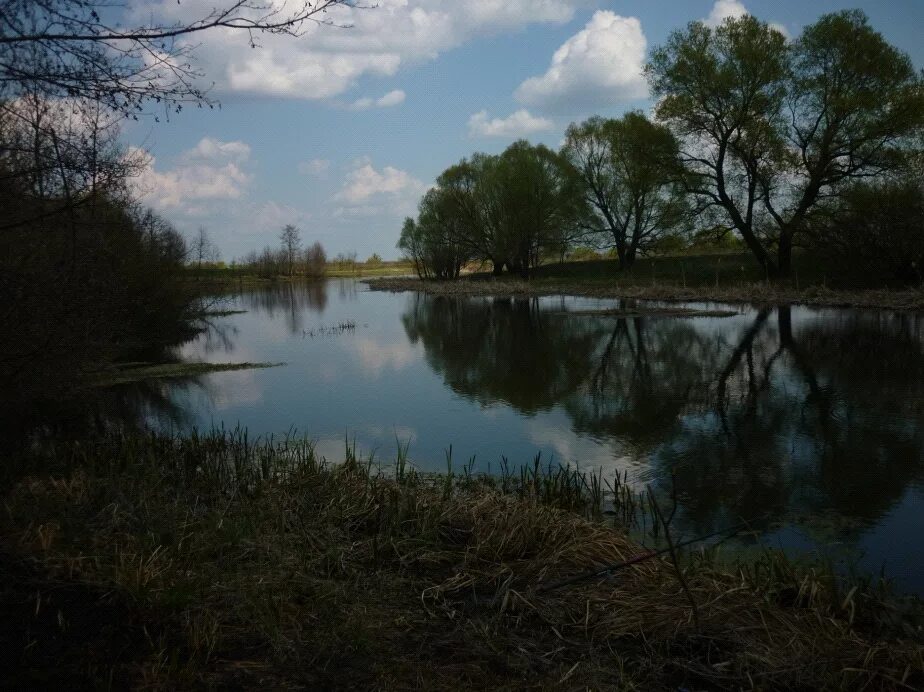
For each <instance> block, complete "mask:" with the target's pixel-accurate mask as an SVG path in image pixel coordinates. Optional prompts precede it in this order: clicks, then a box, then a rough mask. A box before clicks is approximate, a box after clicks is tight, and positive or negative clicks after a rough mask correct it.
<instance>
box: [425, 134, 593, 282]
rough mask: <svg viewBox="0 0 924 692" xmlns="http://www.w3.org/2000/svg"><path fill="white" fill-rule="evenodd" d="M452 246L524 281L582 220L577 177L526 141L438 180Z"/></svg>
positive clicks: (453, 168)
mask: <svg viewBox="0 0 924 692" xmlns="http://www.w3.org/2000/svg"><path fill="white" fill-rule="evenodd" d="M437 185H438V188H439V189H440V190H441V194H444V195H445V199H446V204H447V206H446V213H447V214H450V215H454V216H455V217H456V219H457V221H458V223H457V224H456V226H455V229H454V233H456V234H457V235H456V236H455V238H456V242H458V243H459V244H460V245H461V246H463V247H465V248H467V250H468V251H469V254H470V256H471V257H472V258H473V259H479V260H483V261H487V262H491V263H492V265H493V268H494V273H495V274H500V273H501V272H502V271H503V270H504V268H506V269H508V270H509V271H511V272H515V273H518V274H520V275H522V276H527V275H528V274H529V272H530V270H531V269H532V268H534V267H536V266H537V265H538V264H539V263H540V261H541V259H542V256H543V254H544V253H546V252H551V251H553V250H557V249H558V248H559V247H560V246H561V244H562V243H563V242H566V241H567V239H568V238H569V237H570V236H571V235H572V234H573V233H574V230H575V229H576V228H578V226H579V220H580V219H581V218H582V214H584V207H583V204H582V199H581V197H580V195H579V194H578V193H577V189H576V176H575V174H574V172H573V170H572V169H571V167H570V165H569V164H568V162H567V160H565V159H564V158H563V157H562V156H560V155H559V154H557V153H556V152H554V151H552V150H551V149H549V148H548V147H546V146H543V145H541V144H540V145H532V144H530V143H529V142H527V141H525V140H520V141H517V142H514V143H513V144H511V145H510V146H509V147H508V148H507V149H505V150H504V151H503V152H502V153H501V154H499V155H497V156H490V155H487V154H474V155H472V156H471V157H470V158H467V159H463V160H462V161H461V162H460V163H458V164H456V165H454V166H451V167H450V168H448V169H446V170H445V171H444V172H443V173H442V175H440V177H439V178H438V179H437Z"/></svg>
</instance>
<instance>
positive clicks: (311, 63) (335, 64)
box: [131, 0, 592, 99]
mask: <svg viewBox="0 0 924 692" xmlns="http://www.w3.org/2000/svg"><path fill="white" fill-rule="evenodd" d="M591 1H592V0H452V2H447V1H446V0H379V1H378V2H377V3H376V6H375V7H373V8H371V9H359V8H351V7H348V6H346V5H343V6H337V7H335V8H331V9H330V10H329V11H328V12H327V13H326V15H325V19H328V20H330V21H331V22H333V23H336V24H342V25H349V26H350V28H349V29H339V28H333V27H329V26H318V25H313V24H312V25H305V26H304V27H303V30H304V31H303V36H301V37H300V38H298V39H294V40H293V39H292V38H291V37H286V36H274V35H271V34H262V35H259V36H258V37H257V42H258V44H259V46H258V48H257V49H252V48H251V47H250V45H249V43H248V41H249V36H248V35H247V33H246V32H240V31H237V32H236V31H232V30H230V29H223V30H216V31H212V32H205V33H202V34H197V35H196V36H195V37H191V38H190V39H189V45H194V44H199V43H200V42H201V45H200V47H199V49H198V52H197V54H198V56H199V57H200V58H201V60H202V63H203V66H204V67H205V68H206V71H207V73H208V78H209V80H215V82H216V88H217V91H218V92H219V93H220V92H222V91H227V90H230V91H236V92H246V93H253V94H269V95H275V96H283V97H288V98H300V99H327V98H331V97H336V96H339V95H341V94H343V93H345V92H346V91H347V90H348V89H350V88H351V87H353V86H354V85H355V84H356V82H357V80H358V79H359V78H360V77H362V76H366V75H372V76H390V75H394V74H395V73H396V72H397V71H398V70H399V69H400V68H401V67H403V66H404V65H407V64H409V63H415V62H420V61H423V60H431V59H433V58H435V57H436V56H438V55H439V54H440V53H442V52H445V51H447V50H449V49H451V48H454V47H456V46H459V45H461V44H463V43H465V42H466V41H469V40H471V39H472V38H473V37H475V36H481V35H485V34H491V33H496V32H498V31H504V30H509V29H516V28H520V27H523V26H526V25H528V24H536V23H555V24H561V23H564V22H568V21H570V20H571V19H572V17H573V16H574V11H575V9H576V8H578V7H581V6H584V5H587V4H589V3H590V2H591ZM266 4H267V5H268V6H269V7H270V8H272V9H279V10H281V11H282V13H283V14H284V13H285V12H287V11H291V9H292V3H291V1H290V2H289V3H288V5H289V6H288V7H286V0H266ZM296 4H297V3H296ZM370 4H371V3H370ZM213 5H214V0H184V1H183V2H182V3H177V2H176V0H138V2H137V3H136V4H134V5H133V10H132V15H131V16H132V18H133V20H134V21H139V22H145V21H149V20H150V17H151V16H154V17H156V18H159V19H163V20H165V21H167V22H188V21H190V20H192V19H194V18H198V17H201V16H203V15H205V14H208V12H209V11H210V10H211V9H212V6H213Z"/></svg>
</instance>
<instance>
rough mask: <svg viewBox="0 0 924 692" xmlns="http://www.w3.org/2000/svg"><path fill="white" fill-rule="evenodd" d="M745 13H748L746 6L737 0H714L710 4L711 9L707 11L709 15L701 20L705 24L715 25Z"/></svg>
mask: <svg viewBox="0 0 924 692" xmlns="http://www.w3.org/2000/svg"><path fill="white" fill-rule="evenodd" d="M746 14H748V11H747V8H746V7H745V6H744V3H742V2H739V0H716V2H715V4H714V5H713V6H712V11H711V12H709V16H708V17H706V18H705V19H704V20H703V22H704V23H705V24H706V26H711V27H717V26H719V25H720V24H721V23H722V22H724V21H725V20H726V19H729V18H732V17H733V18H735V19H737V18H738V17H743V16H744V15H746Z"/></svg>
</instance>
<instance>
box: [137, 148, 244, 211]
mask: <svg viewBox="0 0 924 692" xmlns="http://www.w3.org/2000/svg"><path fill="white" fill-rule="evenodd" d="M130 153H131V152H130ZM249 158H250V146H249V145H247V144H246V143H244V142H240V141H233V142H222V141H221V140H218V139H214V138H211V137H204V138H203V139H201V140H200V141H199V143H198V144H196V146H195V147H193V148H192V149H189V150H187V151H185V152H183V153H182V154H181V155H180V156H179V157H178V162H177V165H176V166H175V167H174V168H173V169H171V170H158V167H157V160H156V159H155V158H154V157H149V158H148V162H147V166H146V167H145V168H144V170H143V171H142V172H141V174H140V175H139V176H138V178H136V179H135V181H134V185H135V189H136V191H137V192H138V193H139V194H140V195H141V196H142V197H143V198H144V200H145V202H147V203H148V204H150V205H151V206H153V207H155V208H156V209H160V210H168V209H179V210H182V211H184V212H186V213H190V214H194V213H198V212H200V211H203V208H202V206H201V205H202V203H203V202H206V201H212V200H229V199H238V198H240V197H241V196H242V195H244V194H245V192H246V190H247V187H248V186H249V184H250V182H251V180H252V176H251V175H250V174H249V173H247V172H246V170H244V164H245V163H246V162H247V160H248V159H249Z"/></svg>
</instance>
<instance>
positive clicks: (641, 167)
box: [562, 111, 687, 268]
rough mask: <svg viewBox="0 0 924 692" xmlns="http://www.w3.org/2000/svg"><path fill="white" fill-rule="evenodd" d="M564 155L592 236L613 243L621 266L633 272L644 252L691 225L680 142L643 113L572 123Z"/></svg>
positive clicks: (563, 150) (594, 118) (595, 117)
mask: <svg viewBox="0 0 924 692" xmlns="http://www.w3.org/2000/svg"><path fill="white" fill-rule="evenodd" d="M562 154H563V156H564V157H565V158H566V159H567V160H568V161H569V162H570V164H571V166H572V167H573V168H574V170H575V171H576V172H577V174H578V177H579V184H578V190H579V191H580V194H581V195H582V197H583V201H584V202H585V204H586V205H587V206H588V208H589V209H592V210H593V213H592V216H591V219H592V223H591V226H590V228H589V230H591V231H593V232H596V233H603V234H605V235H608V236H609V237H610V239H611V240H610V242H609V243H607V244H608V245H610V246H611V247H613V248H615V250H616V253H617V256H618V258H619V262H620V266H622V267H626V268H628V267H631V266H632V264H633V262H634V261H635V258H636V256H637V255H638V253H639V252H640V251H642V252H643V251H645V250H647V249H649V248H650V247H652V245H653V244H654V243H655V242H656V241H657V240H659V239H660V238H662V237H664V235H665V234H667V233H670V232H671V231H674V230H676V229H678V228H679V227H680V226H681V225H682V224H683V223H684V222H685V221H686V220H687V214H686V212H687V204H686V198H685V193H684V190H683V189H682V186H681V184H680V182H681V176H682V172H681V167H680V162H679V158H678V145H677V140H676V139H675V138H674V135H673V134H672V133H671V131H670V130H669V129H668V128H666V127H664V126H663V125H657V124H654V123H652V122H651V121H649V120H648V118H646V117H645V116H644V115H643V114H642V113H639V112H635V111H633V112H629V113H626V114H625V115H624V116H623V117H622V118H619V119H610V120H607V119H604V118H601V117H599V116H594V117H592V118H590V119H588V120H586V121H584V122H582V123H579V124H577V123H572V124H571V126H569V127H568V131H567V133H566V135H565V144H564V146H563V147H562Z"/></svg>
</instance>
